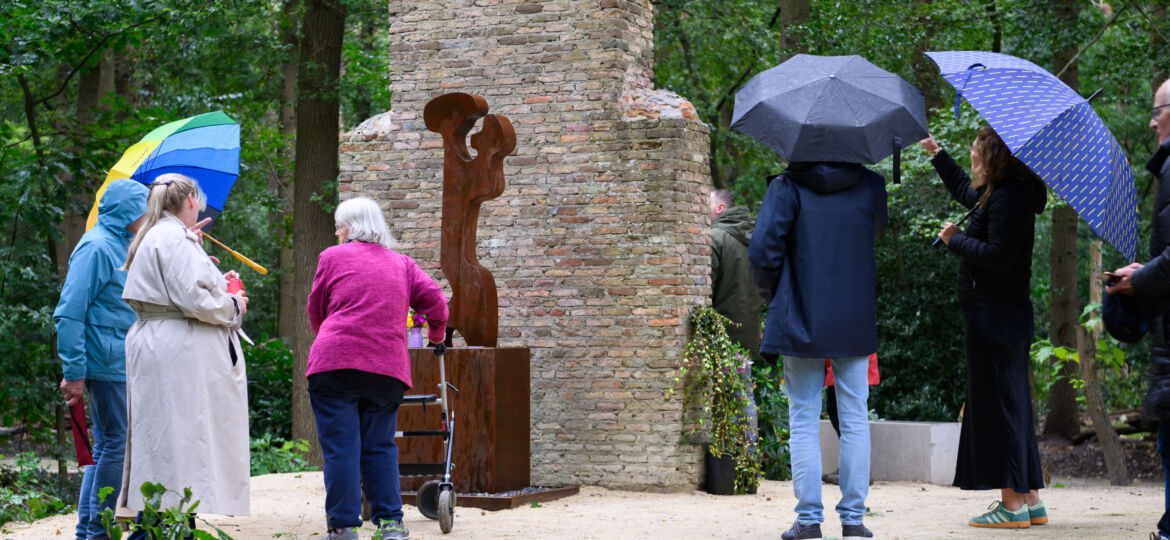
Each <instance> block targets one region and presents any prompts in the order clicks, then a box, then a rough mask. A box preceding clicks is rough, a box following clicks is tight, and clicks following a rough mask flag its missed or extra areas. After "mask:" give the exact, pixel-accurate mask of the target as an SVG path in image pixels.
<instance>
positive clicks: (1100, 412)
mask: <svg viewBox="0 0 1170 540" xmlns="http://www.w3.org/2000/svg"><path fill="white" fill-rule="evenodd" d="M1089 275H1090V276H1093V281H1091V282H1090V286H1089V303H1091V304H1097V305H1100V304H1101V284H1100V283H1097V282H1096V276H1099V275H1101V240H1100V239H1096V240H1093V242H1092V243H1090V244H1089ZM1100 338H1101V328H1100V326H1099V325H1098V326H1095V327H1093V328H1092V329H1086V328H1085V327H1084V326H1081V325H1078V326H1077V358H1079V359H1080V364H1081V378H1082V379H1084V381H1085V388H1084V390H1085V405H1086V406H1087V407H1088V409H1089V418H1090V420H1091V421H1092V423H1093V430H1094V431H1096V432H1097V441H1098V442H1100V443H1101V453H1102V454H1104V456H1105V468H1106V470H1107V471H1108V472H1109V483H1111V484H1113V485H1115V486H1126V485H1129V469H1128V468H1127V467H1126V466H1125V452H1124V451H1123V450H1122V448H1121V441H1120V440H1118V438H1117V432H1116V431H1114V429H1113V424H1110V423H1109V411H1108V410H1107V409H1106V408H1105V398H1104V397H1103V396H1102V394H1101V379H1100V377H1099V376H1098V375H1097V341H1098V340H1099V339H1100Z"/></svg>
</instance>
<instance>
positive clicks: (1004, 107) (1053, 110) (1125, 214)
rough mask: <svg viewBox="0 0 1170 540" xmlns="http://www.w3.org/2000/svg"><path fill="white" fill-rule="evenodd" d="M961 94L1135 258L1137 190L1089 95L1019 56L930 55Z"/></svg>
mask: <svg viewBox="0 0 1170 540" xmlns="http://www.w3.org/2000/svg"><path fill="white" fill-rule="evenodd" d="M926 54H927V56H929V57H930V58H931V59H932V60H934V62H935V63H936V64H938V66H939V70H940V71H941V73H942V77H943V79H946V81H947V82H948V83H951V85H952V86H954V87H955V92H956V94H955V114H956V115H958V111H959V98H960V97H962V98H964V99H966V100H967V103H970V104H971V106H972V107H975V110H976V111H978V112H979V114H980V115H981V116H982V117H983V119H984V120H986V121H987V123H988V124H990V125H991V127H992V128H994V129H995V131H996V132H997V133H998V134H999V136H1000V137H1001V138H1003V141H1004V142H1005V143H1007V145H1008V148H1010V149H1011V151H1012V154H1013V155H1015V156H1016V157H1017V158H1019V160H1020V161H1023V162H1024V164H1026V165H1027V166H1028V167H1030V168H1031V169H1032V170H1033V171H1034V172H1035V173H1036V174H1038V175H1040V177H1041V178H1043V179H1044V181H1045V182H1047V183H1048V185H1049V186H1050V187H1052V189H1053V190H1054V191H1056V192H1057V193H1058V194H1060V196H1061V197H1063V198H1064V200H1066V201H1068V203H1069V204H1070V205H1072V207H1073V209H1075V210H1076V211H1077V213H1078V214H1080V216H1081V217H1082V218H1084V220H1085V221H1086V222H1088V224H1089V226H1090V227H1092V228H1093V230H1094V231H1096V232H1097V234H1098V235H1100V236H1101V237H1102V238H1104V239H1105V240H1106V241H1108V242H1109V243H1110V244H1112V245H1113V247H1115V248H1117V250H1118V251H1120V252H1121V253H1122V255H1125V257H1126V258H1127V259H1129V260H1130V261H1133V260H1134V258H1135V257H1136V256H1137V193H1136V192H1135V190H1134V186H1133V173H1132V172H1131V171H1130V168H1129V162H1128V161H1127V160H1126V157H1125V153H1124V152H1122V150H1121V145H1119V144H1118V143H1117V139H1116V138H1114V137H1113V134H1112V133H1110V132H1109V128H1107V127H1105V123H1104V122H1102V121H1101V118H1100V117H1098V116H1097V113H1096V112H1094V111H1093V108H1092V106H1090V105H1089V103H1088V101H1086V100H1085V99H1084V98H1082V97H1081V96H1080V94H1078V93H1076V92H1074V91H1073V89H1072V88H1069V87H1068V85H1066V84H1064V83H1063V82H1061V80H1060V79H1057V78H1056V77H1054V76H1053V75H1052V74H1051V73H1049V72H1048V71H1046V70H1044V69H1043V68H1041V67H1039V66H1037V65H1036V64H1033V63H1031V62H1029V61H1027V60H1023V59H1020V58H1016V57H1014V56H1010V55H1006V54H999V53H990V52H979V51H945V52H928V53H926Z"/></svg>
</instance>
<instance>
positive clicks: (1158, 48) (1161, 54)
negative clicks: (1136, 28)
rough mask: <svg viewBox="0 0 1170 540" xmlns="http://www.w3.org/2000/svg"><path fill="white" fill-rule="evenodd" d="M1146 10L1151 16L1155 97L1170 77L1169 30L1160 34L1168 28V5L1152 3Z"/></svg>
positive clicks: (1152, 77)
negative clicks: (1168, 62)
mask: <svg viewBox="0 0 1170 540" xmlns="http://www.w3.org/2000/svg"><path fill="white" fill-rule="evenodd" d="M1146 8H1147V9H1148V10H1149V14H1150V21H1149V25H1150V60H1151V62H1150V66H1151V67H1150V95H1153V93H1154V92H1156V91H1157V90H1158V87H1159V86H1161V85H1162V82H1163V81H1165V80H1166V78H1167V77H1170V73H1168V72H1167V67H1166V61H1167V57H1168V56H1170V53H1167V51H1166V49H1167V47H1170V43H1167V42H1166V37H1165V36H1166V33H1167V30H1161V31H1160V32H1159V29H1161V28H1166V4H1165V3H1164V2H1150V3H1149V4H1147V5H1146Z"/></svg>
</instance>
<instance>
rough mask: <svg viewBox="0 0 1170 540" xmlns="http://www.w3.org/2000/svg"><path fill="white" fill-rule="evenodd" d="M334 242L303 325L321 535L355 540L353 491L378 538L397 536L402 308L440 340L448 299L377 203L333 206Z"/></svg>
mask: <svg viewBox="0 0 1170 540" xmlns="http://www.w3.org/2000/svg"><path fill="white" fill-rule="evenodd" d="M334 222H335V223H336V224H337V232H336V234H337V238H338V240H340V241H341V245H338V246H334V247H331V248H329V249H326V250H325V251H322V252H321V255H320V257H319V258H318V262H317V274H316V276H314V277H313V290H312V292H310V293H309V307H308V311H309V323H310V324H311V325H312V327H313V331H314V332H316V333H317V339H316V340H315V341H314V342H313V346H312V348H311V349H310V350H309V362H308V370H307V371H306V373H305V375H306V376H307V377H308V379H309V381H308V383H309V384H308V386H309V399H310V402H311V403H312V406H313V416H314V417H315V419H316V421H317V438H318V440H319V441H320V442H321V452H322V454H323V455H324V458H325V467H324V474H325V514H326V522H327V526H328V529H329V539H330V540H355V539H356V538H357V533H356V532H354V530H353V529H354V528H355V527H360V526H361V524H362V520H361V515H360V514H361V496H362V493H363V491H364V493H365V495H366V499H367V500H369V502H370V508H371V516H370V517H371V519H372V520H373V522H374V524H375V525H377V526H378V528H379V529H380V530H381V532H382V538H383V539H384V540H405V539H407V538H410V533H409V531H407V530H406V527H404V526H403V525H402V515H403V514H402V492H401V491H400V489H399V485H398V447H397V446H396V445H395V444H394V431H395V426H396V425H397V422H398V406H399V405H400V404H401V403H402V396H403V394H404V393H405V391H406V390H407V389H409V388H410V387H411V381H410V356H409V354H408V351H407V348H406V317H407V312H408V310H409V309H411V308H413V309H414V310H415V311H416V312H419V313H421V314H423V315H426V317H427V322H428V324H429V327H430V328H429V332H428V337H429V339H430V341H431V342H432V343H439V342H441V341H442V340H443V338H444V335H445V333H446V326H447V298H446V296H444V295H443V290H442V288H440V287H439V285H438V284H437V283H435V281H434V280H432V279H431V278H430V276H428V275H427V274H426V273H425V272H423V271H422V269H420V268H419V267H418V265H417V264H415V262H414V260H413V259H411V258H410V257H407V256H406V255H402V254H400V253H396V252H395V251H394V250H393V248H394V246H395V241H394V238H393V237H392V236H391V235H390V230H389V229H388V228H387V227H386V220H385V217H383V215H382V210H381V209H380V208H378V205H377V203H375V202H374V201H372V200H370V199H366V198H357V199H350V200H347V201H345V202H343V203H341V204H340V205H338V207H337V211H336V212H335V213H334Z"/></svg>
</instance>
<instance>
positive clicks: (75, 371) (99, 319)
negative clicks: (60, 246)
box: [53, 179, 150, 540]
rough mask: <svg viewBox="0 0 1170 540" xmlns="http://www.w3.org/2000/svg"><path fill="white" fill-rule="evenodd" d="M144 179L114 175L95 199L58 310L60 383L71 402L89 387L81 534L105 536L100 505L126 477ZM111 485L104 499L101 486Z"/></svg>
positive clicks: (82, 536) (109, 504) (106, 505)
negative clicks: (131, 270) (133, 247)
mask: <svg viewBox="0 0 1170 540" xmlns="http://www.w3.org/2000/svg"><path fill="white" fill-rule="evenodd" d="M149 192H150V190H149V189H147V187H146V186H144V185H142V184H140V183H138V182H135V181H133V180H130V179H121V180H115V181H114V182H111V183H110V185H109V186H107V188H106V191H105V194H103V195H102V200H101V203H100V204H99V206H98V219H97V224H96V225H94V227H93V228H92V229H90V230H89V232H86V233H85V235H84V236H82V237H81V241H80V242H78V243H77V247H76V248H74V250H73V255H71V256H70V257H69V273H68V274H67V275H66V276H65V285H64V286H63V287H62V288H61V299H60V301H58V302H57V309H56V311H54V312H53V321H55V322H56V325H57V354H58V356H60V357H61V368H62V371H64V373H65V376H64V379H63V380H62V381H61V391H62V392H63V393H64V394H65V400H66V402H67V403H69V404H70V405H72V404H73V403H76V402H77V400H79V399H81V398H82V394H83V393H84V392H85V391H87V390H88V391H89V398H90V412H91V414H92V415H93V431H94V437H93V438H94V440H93V458H94V461H95V462H96V463H97V464H96V465H90V466H88V467H86V468H85V475H84V476H83V477H82V483H81V494H80V496H79V498H78V501H77V514H78V520H77V538H78V539H79V540H80V539H104V538H106V533H105V529H104V528H103V527H102V521H101V512H102V509H103V508H112V507H113V505H114V502H115V501H117V500H118V489H119V488H120V487H121V485H122V461H123V457H124V455H125V451H126V421H127V419H126V331H127V330H128V329H129V328H130V325H132V324H134V320H135V318H136V316H135V314H134V310H132V309H130V306H129V305H127V304H126V302H124V301H123V300H122V286H123V285H124V284H125V283H126V271H125V270H121V269H120V268H122V266H123V265H124V264H125V263H126V250H127V249H128V248H129V247H130V240H131V238H132V237H133V235H134V233H136V232H138V227H139V225H140V224H141V221H142V220H141V218H142V216H143V214H145V213H146V197H147V195H148V193H149ZM107 486H108V487H112V488H114V491H113V493H111V494H109V495H108V496H107V497H106V498H105V500H104V502H102V503H100V504H99V502H98V492H99V491H101V489H102V488H104V487H107Z"/></svg>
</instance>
